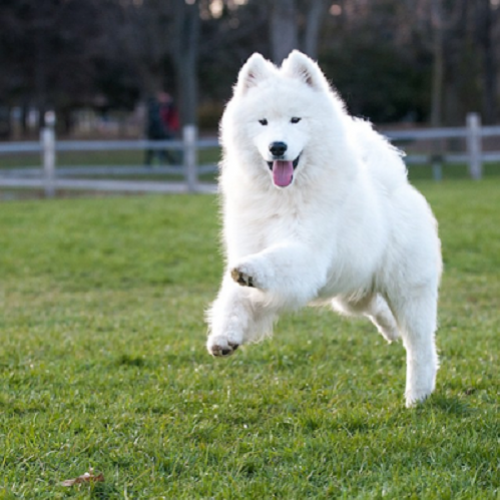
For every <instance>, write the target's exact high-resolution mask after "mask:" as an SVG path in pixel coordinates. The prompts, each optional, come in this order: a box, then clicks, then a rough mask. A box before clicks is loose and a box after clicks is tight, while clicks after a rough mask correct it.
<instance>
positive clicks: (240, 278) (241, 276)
mask: <svg viewBox="0 0 500 500" xmlns="http://www.w3.org/2000/svg"><path fill="white" fill-rule="evenodd" d="M231 277H232V278H233V280H234V281H236V283H238V284H239V285H241V286H248V287H251V288H254V287H255V284H254V279H253V277H252V276H250V275H249V274H247V273H245V272H244V271H242V270H241V269H239V268H238V267H235V268H234V269H232V270H231Z"/></svg>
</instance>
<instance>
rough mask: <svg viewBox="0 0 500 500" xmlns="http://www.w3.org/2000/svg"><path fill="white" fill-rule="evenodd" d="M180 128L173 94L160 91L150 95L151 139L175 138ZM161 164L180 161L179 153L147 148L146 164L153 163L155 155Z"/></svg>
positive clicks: (148, 128) (149, 138)
mask: <svg viewBox="0 0 500 500" xmlns="http://www.w3.org/2000/svg"><path fill="white" fill-rule="evenodd" d="M178 130H179V115H178V113H177V109H176V107H175V105H174V102H173V99H172V96H171V95H170V94H169V93H167V92H158V93H157V95H156V97H150V99H149V100H148V106H147V122H146V137H147V138H148V140H150V141H166V140H169V139H173V138H174V137H175V134H176V132H177V131H178ZM155 156H156V157H157V158H158V161H159V163H160V164H164V163H166V162H168V163H170V164H176V163H178V158H177V157H176V156H177V155H175V154H174V152H173V151H169V150H165V149H151V148H148V149H147V150H146V156H145V159H144V163H145V165H146V166H151V165H152V164H153V160H154V157H155Z"/></svg>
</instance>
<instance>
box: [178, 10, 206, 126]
mask: <svg viewBox="0 0 500 500" xmlns="http://www.w3.org/2000/svg"><path fill="white" fill-rule="evenodd" d="M173 5H174V21H173V22H174V31H173V34H174V36H173V39H172V55H173V60H174V64H175V71H176V80H177V92H178V97H179V108H180V111H181V121H182V124H183V125H188V124H189V125H192V124H196V123H197V109H198V74H197V69H198V68H197V62H198V49H199V47H198V43H199V36H200V8H199V0H174V4H173Z"/></svg>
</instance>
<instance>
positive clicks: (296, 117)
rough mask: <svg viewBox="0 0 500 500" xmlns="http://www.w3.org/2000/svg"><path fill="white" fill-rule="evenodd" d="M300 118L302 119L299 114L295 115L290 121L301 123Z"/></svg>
mask: <svg viewBox="0 0 500 500" xmlns="http://www.w3.org/2000/svg"><path fill="white" fill-rule="evenodd" d="M300 120H302V118H299V117H298V116H294V117H293V118H292V119H291V120H290V122H291V123H299V122H300Z"/></svg>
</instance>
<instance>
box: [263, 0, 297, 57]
mask: <svg viewBox="0 0 500 500" xmlns="http://www.w3.org/2000/svg"><path fill="white" fill-rule="evenodd" d="M269 39H270V41H271V57H272V59H273V61H274V63H275V64H281V63H282V62H283V59H285V58H286V57H287V56H288V54H289V53H290V52H291V51H292V50H293V49H297V48H298V33H297V11H296V8H295V0H273V1H272V2H271V19H270V22H269Z"/></svg>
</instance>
